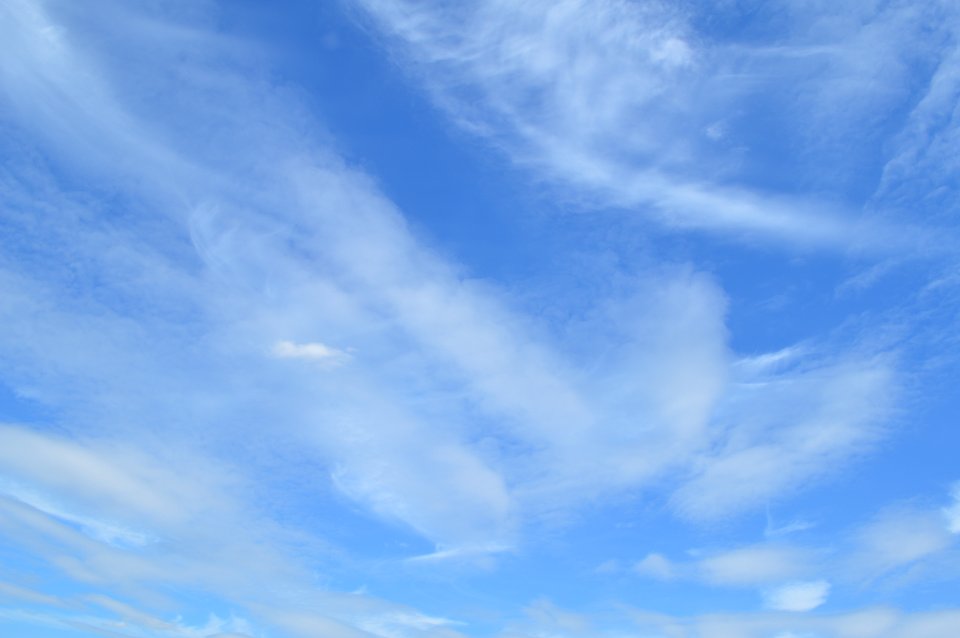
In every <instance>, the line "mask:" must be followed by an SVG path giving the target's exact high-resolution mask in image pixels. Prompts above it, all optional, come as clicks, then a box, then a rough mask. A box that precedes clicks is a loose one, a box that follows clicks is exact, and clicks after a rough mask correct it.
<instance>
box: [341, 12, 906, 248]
mask: <svg viewBox="0 0 960 638" xmlns="http://www.w3.org/2000/svg"><path fill="white" fill-rule="evenodd" d="M355 2H356V4H357V5H359V6H360V7H362V8H363V9H364V10H365V11H366V12H367V13H368V15H369V16H370V17H371V21H372V22H373V24H375V25H376V27H377V28H379V29H380V30H381V32H382V33H384V34H386V36H387V42H388V43H389V44H390V45H391V46H392V47H393V48H394V49H395V50H397V51H399V52H400V54H401V55H400V59H401V60H404V61H405V62H407V64H408V65H409V67H410V69H411V73H410V75H411V76H412V77H414V78H415V79H416V80H417V81H420V82H422V83H423V84H424V86H425V88H426V90H427V91H428V92H429V93H430V95H431V96H432V97H433V98H434V99H435V101H436V102H437V104H438V105H439V106H440V108H442V109H443V110H445V111H446V112H447V113H448V114H449V115H450V117H451V118H452V119H453V120H454V121H456V122H458V123H459V124H461V125H462V126H464V127H465V128H466V129H467V130H469V131H471V132H474V133H477V134H478V135H481V136H483V137H485V138H487V139H488V140H491V141H492V142H493V143H494V144H496V145H498V146H500V147H501V148H502V149H503V150H504V151H505V152H506V154H507V155H508V156H509V157H510V158H511V159H512V160H513V161H514V162H516V163H518V164H520V165H523V166H527V167H530V168H532V169H533V170H534V171H535V172H536V173H537V174H538V175H540V176H545V177H546V178H547V179H549V180H551V181H553V182H554V183H557V184H559V185H561V187H563V188H565V189H570V190H573V191H574V192H575V193H576V195H577V198H578V199H580V198H583V197H587V198H588V199H590V200H591V201H593V202H596V203H598V204H600V205H601V206H602V207H607V208H608V207H610V206H614V207H620V208H630V209H634V210H637V211H638V212H639V213H642V214H647V215H651V216H653V217H654V218H655V219H657V220H658V221H659V222H661V223H663V224H665V225H667V226H670V227H675V228H698V229H708V230H714V231H723V232H727V233H734V234H738V235H748V236H753V235H761V236H765V237H773V238H776V239H778V240H780V241H788V242H796V243H807V244H819V245H830V246H833V247H836V248H841V249H848V248H850V247H851V243H850V242H854V243H856V244H858V245H859V246H860V247H864V246H868V247H871V248H877V247H878V246H881V245H882V246H884V247H889V246H891V245H893V246H897V247H900V248H903V247H906V248H914V247H915V246H916V244H917V241H919V240H920V238H921V236H920V234H918V233H917V232H916V231H906V230H905V229H900V230H898V231H896V232H894V231H892V229H890V228H886V229H885V228H883V227H881V226H880V225H879V224H878V223H877V222H876V221H872V222H869V223H868V222H862V221H861V222H857V221H855V216H856V211H848V212H846V213H844V212H841V211H832V212H831V211H830V210H829V209H830V207H829V206H827V205H825V204H823V203H819V204H817V203H814V202H808V201H802V200H797V199H795V198H790V197H778V196H775V195H771V194H769V193H765V192H763V191H760V190H759V189H758V190H754V191H751V190H750V189H748V188H743V187H734V186H730V185H725V184H724V182H725V181H727V180H726V179H725V178H728V177H730V176H731V175H732V176H733V177H736V174H737V168H736V167H738V166H739V165H741V164H742V163H743V162H742V160H741V156H742V155H743V152H744V150H745V149H746V150H747V151H749V150H750V149H749V148H748V145H749V141H748V140H749V138H750V135H749V132H748V131H749V129H750V127H749V126H748V125H747V124H746V122H745V121H741V122H730V121H728V122H726V123H725V125H724V127H723V129H722V133H723V134H722V137H721V136H720V135H719V134H718V131H720V130H721V129H718V128H717V127H716V122H717V120H718V119H720V118H722V117H723V116H725V115H726V114H729V113H737V112H739V113H741V114H744V113H745V112H747V111H748V109H749V108H750V106H749V98H750V97H752V96H755V91H756V90H757V87H758V86H768V87H769V90H771V91H777V90H780V89H781V87H782V86H794V85H797V84H799V85H802V86H804V91H803V92H802V95H804V96H812V97H809V98H798V99H796V102H797V103H796V104H793V103H791V104H789V116H788V117H785V118H784V122H782V124H781V125H782V126H784V127H785V128H786V127H789V129H790V130H791V131H794V130H796V129H797V128H798V127H800V128H802V129H804V130H806V129H807V128H809V137H808V141H810V142H813V141H814V140H816V141H820V140H821V136H822V133H821V132H820V131H822V130H823V129H824V128H826V127H827V126H831V127H834V128H835V129H839V130H840V131H849V130H851V129H853V128H854V127H856V126H859V125H860V124H861V123H862V122H861V121H860V120H858V119H857V118H856V117H852V116H851V114H852V113H857V114H860V115H861V116H866V114H871V113H874V112H875V110H876V109H877V108H878V105H884V104H889V102H890V101H891V97H890V96H891V95H897V94H898V91H897V89H899V88H900V87H901V86H904V85H906V84H907V81H908V79H907V78H905V77H902V76H899V75H894V74H886V73H884V72H883V69H885V68H887V67H888V66H892V65H895V64H896V63H897V62H899V61H900V58H901V57H903V56H906V55H907V53H906V52H907V51H909V46H908V45H907V44H906V41H907V38H905V37H904V33H903V32H904V31H909V29H915V28H918V27H917V26H916V25H917V23H919V22H921V21H918V20H914V19H913V16H911V15H910V12H909V11H898V10H897V9H892V10H890V11H888V12H879V14H878V15H875V16H864V17H863V20H864V22H866V24H865V25H864V26H862V27H861V28H860V29H859V30H858V29H856V28H855V27H853V26H850V25H845V26H847V27H848V31H849V32H840V33H818V34H809V33H804V32H803V31H802V29H803V26H806V25H804V23H802V22H801V21H798V30H799V31H800V32H799V33H797V34H796V39H797V41H798V43H797V45H796V46H793V47H791V46H790V45H786V46H780V47H768V46H764V44H763V43H758V44H757V45H755V47H749V46H724V45H723V44H721V43H716V42H714V43H713V44H711V39H710V37H709V36H707V37H700V34H698V33H696V31H695V29H694V28H693V27H692V26H691V24H690V22H691V20H690V13H691V12H685V11H684V10H682V9H680V8H677V7H674V6H672V5H669V4H665V3H660V2H627V1H625V0H603V1H600V2H586V1H584V0H564V1H562V2H548V1H536V2H525V3H521V4H515V3H505V2H502V1H499V0H475V1H472V2H463V3H459V4H457V5H451V6H442V7H441V6H435V5H422V4H417V3H413V2H410V1H408V0H355ZM904 14H906V17H907V18H910V20H909V24H910V27H908V28H898V25H900V24H902V23H903V22H904V19H903V18H904ZM881 34H883V35H881ZM791 35H793V34H791ZM884 35H886V36H887V37H890V38H891V39H892V40H893V41H894V42H895V43H896V45H897V46H895V47H893V48H892V49H891V52H890V53H889V54H887V56H886V58H887V59H885V57H884V56H883V55H881V54H879V53H877V50H878V49H879V48H881V47H878V46H877V45H876V42H877V41H886V40H884V39H883V38H884ZM811 41H817V42H825V43H824V44H821V45H820V46H811ZM884 48H885V49H886V48H890V47H884ZM809 55H813V56H815V57H822V58H826V59H829V60H833V61H834V62H835V66H834V65H828V66H827V68H830V69H834V68H837V69H840V70H837V71H833V72H829V73H827V72H824V71H823V70H822V69H823V67H821V66H819V65H817V66H812V65H811V64H810V62H809V61H808V60H807V59H806V57H807V56H809ZM771 56H772V57H773V58H774V59H777V60H778V61H779V63H780V64H779V65H778V66H777V67H776V69H777V72H772V71H771V63H770V59H771ZM732 69H737V71H736V72H734V71H732ZM784 70H786V71H787V73H786V74H785V73H784ZM817 71H819V73H818V72H817ZM867 74H869V77H871V79H872V82H865V81H863V79H862V77H861V76H863V75H867ZM781 83H782V84H781ZM891 85H892V86H891ZM841 92H842V93H843V94H844V107H843V108H842V109H839V108H837V106H836V102H837V99H836V98H837V94H838V93H841ZM740 117H741V119H742V120H748V119H749V117H750V116H749V115H741V116H740ZM704 130H707V131H708V133H707V134H706V135H704V134H702V133H701V131H704ZM710 131H713V133H710ZM841 137H842V136H841V135H839V134H838V135H837V137H836V139H840V138H841ZM721 140H722V142H721ZM729 181H732V182H736V179H733V180H729ZM908 235H912V237H910V236H908Z"/></svg>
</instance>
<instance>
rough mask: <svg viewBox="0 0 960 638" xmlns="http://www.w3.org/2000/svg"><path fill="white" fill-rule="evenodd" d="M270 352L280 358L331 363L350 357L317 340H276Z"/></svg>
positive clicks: (340, 361)
mask: <svg viewBox="0 0 960 638" xmlns="http://www.w3.org/2000/svg"><path fill="white" fill-rule="evenodd" d="M270 352H271V353H272V354H273V356H275V357H279V358H281V359H307V360H311V361H323V362H327V363H331V364H337V363H342V362H343V361H345V360H346V359H349V358H350V355H349V354H348V353H347V352H345V351H343V350H338V349H337V348H331V347H330V346H328V345H326V344H323V343H319V342H308V343H294V342H293V341H278V342H277V343H275V344H274V346H273V349H272V350H271V351H270Z"/></svg>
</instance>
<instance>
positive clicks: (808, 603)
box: [764, 580, 830, 611]
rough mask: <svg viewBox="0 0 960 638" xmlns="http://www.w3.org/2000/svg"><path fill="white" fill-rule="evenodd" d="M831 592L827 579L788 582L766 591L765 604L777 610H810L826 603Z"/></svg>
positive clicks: (768, 607)
mask: <svg viewBox="0 0 960 638" xmlns="http://www.w3.org/2000/svg"><path fill="white" fill-rule="evenodd" d="M829 593H830V583H828V582H827V581H825V580H814V581H808V582H796V583H788V584H786V585H781V586H780V587H777V588H775V589H772V590H769V591H768V592H766V594H765V595H764V604H765V606H766V607H767V609H773V610H776V611H810V610H812V609H816V608H817V607H819V606H820V605H822V604H823V603H825V602H826V600H827V595H828V594H829Z"/></svg>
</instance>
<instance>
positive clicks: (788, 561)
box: [698, 545, 812, 586]
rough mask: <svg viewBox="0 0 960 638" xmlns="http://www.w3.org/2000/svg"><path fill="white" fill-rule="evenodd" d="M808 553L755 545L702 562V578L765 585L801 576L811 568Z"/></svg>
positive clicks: (714, 581) (700, 565)
mask: <svg viewBox="0 0 960 638" xmlns="http://www.w3.org/2000/svg"><path fill="white" fill-rule="evenodd" d="M811 567H812V565H811V562H810V560H809V557H808V555H807V554H806V553H805V552H804V551H802V550H798V549H796V548H792V547H780V546H775V545H754V546H749V547H742V548H739V549H734V550H730V551H727V552H721V553H718V554H715V555H712V556H709V557H707V558H704V559H702V560H701V561H699V564H698V570H699V571H700V573H701V574H702V577H703V578H704V579H705V580H706V581H707V582H710V583H714V584H717V585H740V586H742V585H762V584H769V583H772V582H776V581H782V580H784V579H788V578H796V577H797V576H802V575H803V574H805V573H807V572H808V571H809V570H810V569H811Z"/></svg>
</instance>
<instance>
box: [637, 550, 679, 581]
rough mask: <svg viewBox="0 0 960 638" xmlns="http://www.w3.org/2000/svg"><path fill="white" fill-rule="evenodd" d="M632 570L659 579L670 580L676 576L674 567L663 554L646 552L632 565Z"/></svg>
mask: <svg viewBox="0 0 960 638" xmlns="http://www.w3.org/2000/svg"><path fill="white" fill-rule="evenodd" d="M633 570H634V571H635V572H637V573H638V574H641V575H643V576H650V577H651V578H656V579H659V580H672V579H673V578H675V577H676V568H675V567H674V565H673V563H672V562H671V561H670V559H668V558H667V557H666V556H664V555H663V554H647V555H646V556H645V557H644V558H643V559H642V560H640V561H639V562H637V564H636V565H634V566H633Z"/></svg>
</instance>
